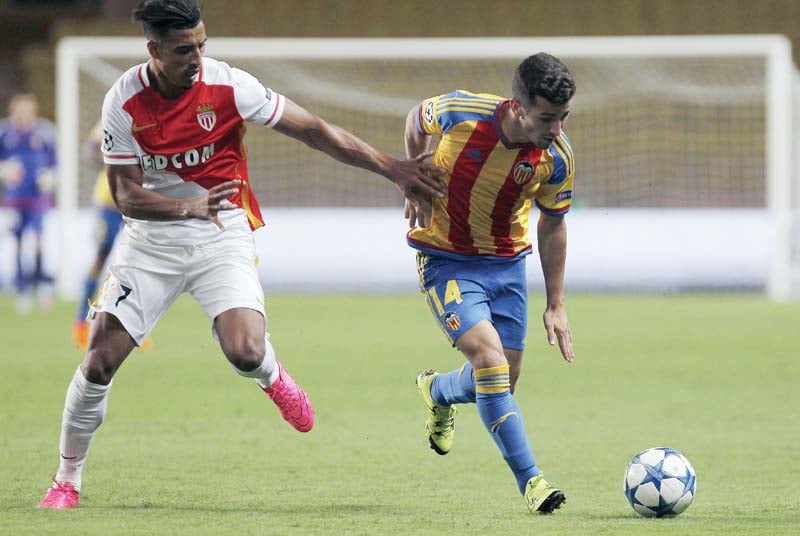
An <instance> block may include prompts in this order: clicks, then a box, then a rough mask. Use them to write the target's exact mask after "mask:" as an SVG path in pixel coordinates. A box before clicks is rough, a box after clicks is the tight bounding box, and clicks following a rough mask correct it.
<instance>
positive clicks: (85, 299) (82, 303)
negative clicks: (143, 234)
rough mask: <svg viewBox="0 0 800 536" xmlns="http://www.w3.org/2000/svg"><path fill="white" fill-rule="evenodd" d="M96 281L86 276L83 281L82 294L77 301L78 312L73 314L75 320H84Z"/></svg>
mask: <svg viewBox="0 0 800 536" xmlns="http://www.w3.org/2000/svg"><path fill="white" fill-rule="evenodd" d="M96 283H97V282H96V281H95V280H94V279H93V278H91V277H87V278H86V281H84V282H83V294H81V299H80V300H79V301H78V314H77V315H76V316H75V319H76V320H86V315H88V314H89V302H90V301H91V300H92V298H93V297H94V296H93V294H94V290H95V287H96Z"/></svg>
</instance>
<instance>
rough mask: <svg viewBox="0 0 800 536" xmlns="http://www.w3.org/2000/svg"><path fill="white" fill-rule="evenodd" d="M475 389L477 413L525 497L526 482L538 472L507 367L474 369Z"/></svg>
mask: <svg viewBox="0 0 800 536" xmlns="http://www.w3.org/2000/svg"><path fill="white" fill-rule="evenodd" d="M475 390H476V395H475V399H476V404H477V406H478V414H479V415H480V416H481V420H482V421H483V424H484V426H486V429H487V430H488V431H489V434H490V435H491V436H492V439H494V442H495V443H496V444H497V448H499V449H500V452H501V453H502V454H503V458H504V459H505V460H506V463H507V464H508V466H509V467H510V468H511V471H512V472H513V473H514V478H516V480H517V487H519V491H520V493H522V494H525V486H526V484H527V483H528V480H530V479H531V478H533V477H535V476H537V475H538V474H540V473H541V471H539V468H538V467H536V459H535V458H534V457H533V450H531V446H530V444H529V443H528V437H527V436H526V435H525V427H524V426H523V424H522V412H521V411H520V409H519V406H518V405H517V402H516V401H515V400H514V397H513V396H512V395H511V383H510V380H509V373H508V365H501V366H499V367H492V368H486V369H479V370H476V371H475Z"/></svg>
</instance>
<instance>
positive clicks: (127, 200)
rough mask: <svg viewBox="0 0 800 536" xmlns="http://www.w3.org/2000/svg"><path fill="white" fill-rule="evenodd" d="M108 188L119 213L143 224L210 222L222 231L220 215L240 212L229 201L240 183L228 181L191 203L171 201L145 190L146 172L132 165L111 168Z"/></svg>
mask: <svg viewBox="0 0 800 536" xmlns="http://www.w3.org/2000/svg"><path fill="white" fill-rule="evenodd" d="M106 174H107V175H108V185H109V187H110V189H111V195H112V197H113V198H114V203H116V205H117V208H119V211H120V212H122V213H123V214H124V215H125V216H128V217H129V218H135V219H139V220H158V221H162V220H185V219H188V218H197V219H200V220H209V221H211V222H213V223H214V224H215V225H216V226H217V227H219V228H220V229H222V223H221V222H220V221H219V211H221V210H230V209H233V208H237V207H236V205H234V204H232V203H225V200H226V199H227V198H228V197H230V196H232V195H233V194H235V193H237V192H238V191H239V187H240V186H241V184H242V181H240V180H231V181H226V182H223V183H221V184H218V185H216V186H214V187H213V188H211V189H209V190H208V192H206V193H205V194H204V195H202V196H199V197H192V198H188V199H170V198H169V197H164V196H163V195H161V194H158V193H156V192H154V191H152V190H148V189H146V188H144V187H143V186H142V183H143V175H142V169H141V168H140V167H139V166H138V165H135V164H132V165H124V166H117V165H113V166H112V165H107V166H106Z"/></svg>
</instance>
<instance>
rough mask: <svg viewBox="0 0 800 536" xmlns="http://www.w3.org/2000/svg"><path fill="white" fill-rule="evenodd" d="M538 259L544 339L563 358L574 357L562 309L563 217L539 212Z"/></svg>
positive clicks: (570, 337) (565, 239) (564, 251)
mask: <svg viewBox="0 0 800 536" xmlns="http://www.w3.org/2000/svg"><path fill="white" fill-rule="evenodd" d="M536 230H537V237H538V242H539V258H540V259H541V262H542V272H543V273H544V287H545V294H546V296H547V308H546V309H545V311H544V315H543V317H542V318H543V320H544V329H545V330H546V331H547V342H549V343H550V344H551V345H552V344H556V342H558V348H559V349H560V350H561V355H562V356H564V359H565V360H566V361H569V362H572V360H573V359H575V351H574V350H573V348H572V330H571V329H570V327H569V320H568V319H567V312H566V310H565V309H564V266H565V264H566V260H567V223H566V221H565V220H564V217H563V216H548V215H546V214H544V213H542V214H541V215H540V216H539V223H538V226H537V229H536Z"/></svg>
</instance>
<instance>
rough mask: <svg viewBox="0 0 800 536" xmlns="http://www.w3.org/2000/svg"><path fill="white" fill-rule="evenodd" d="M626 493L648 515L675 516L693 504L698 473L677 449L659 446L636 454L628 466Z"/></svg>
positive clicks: (641, 512) (641, 511) (642, 512)
mask: <svg viewBox="0 0 800 536" xmlns="http://www.w3.org/2000/svg"><path fill="white" fill-rule="evenodd" d="M624 487H625V497H627V499H628V502H629V503H631V506H632V507H633V509H634V510H636V511H637V512H638V513H639V514H641V515H643V516H645V517H673V516H676V515H678V514H680V513H681V512H683V511H684V510H686V509H687V508H689V505H690V504H692V500H693V499H694V495H695V490H696V489H697V476H696V475H695V473H694V468H693V467H692V464H690V463H689V460H687V459H686V457H685V456H684V455H683V454H681V453H680V452H678V451H677V450H674V449H671V448H667V447H655V448H652V449H647V450H643V451H642V452H640V453H639V454H637V455H636V456H634V457H633V459H632V460H631V461H630V463H629V464H628V468H627V469H626V470H625V482H624Z"/></svg>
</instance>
